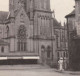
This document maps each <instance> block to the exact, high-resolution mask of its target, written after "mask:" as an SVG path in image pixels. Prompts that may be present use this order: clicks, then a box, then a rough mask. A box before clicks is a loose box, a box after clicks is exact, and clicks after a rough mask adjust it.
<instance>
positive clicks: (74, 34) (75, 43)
mask: <svg viewBox="0 0 80 76" xmlns="http://www.w3.org/2000/svg"><path fill="white" fill-rule="evenodd" d="M79 5H80V0H75V9H74V10H73V11H72V12H71V13H70V14H68V15H67V16H66V18H67V30H68V51H69V67H70V68H71V69H73V70H80V51H79V50H80V24H79V23H80V20H79V18H80V16H79V14H80V6H79Z"/></svg>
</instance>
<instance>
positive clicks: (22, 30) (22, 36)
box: [18, 25, 26, 51]
mask: <svg viewBox="0 0 80 76" xmlns="http://www.w3.org/2000/svg"><path fill="white" fill-rule="evenodd" d="M18 51H26V27H25V26H24V25H21V26H20V27H19V30H18Z"/></svg>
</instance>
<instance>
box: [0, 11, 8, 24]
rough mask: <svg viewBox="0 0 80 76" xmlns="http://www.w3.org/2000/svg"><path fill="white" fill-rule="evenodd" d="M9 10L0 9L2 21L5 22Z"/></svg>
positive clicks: (0, 21) (0, 19) (0, 20)
mask: <svg viewBox="0 0 80 76" xmlns="http://www.w3.org/2000/svg"><path fill="white" fill-rule="evenodd" d="M7 16H8V12H5V11H0V23H1V24H3V23H5V20H6V19H7Z"/></svg>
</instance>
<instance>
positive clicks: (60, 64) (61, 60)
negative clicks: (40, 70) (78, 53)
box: [58, 58, 64, 71]
mask: <svg viewBox="0 0 80 76" xmlns="http://www.w3.org/2000/svg"><path fill="white" fill-rule="evenodd" d="M58 64H59V70H60V71H63V70H64V69H63V58H60V60H59V61H58Z"/></svg>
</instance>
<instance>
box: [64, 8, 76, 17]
mask: <svg viewBox="0 0 80 76" xmlns="http://www.w3.org/2000/svg"><path fill="white" fill-rule="evenodd" d="M72 16H75V9H74V10H73V11H72V12H71V13H69V14H68V15H66V16H65V18H67V17H72Z"/></svg>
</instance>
